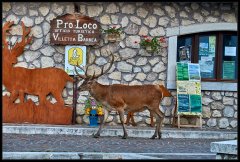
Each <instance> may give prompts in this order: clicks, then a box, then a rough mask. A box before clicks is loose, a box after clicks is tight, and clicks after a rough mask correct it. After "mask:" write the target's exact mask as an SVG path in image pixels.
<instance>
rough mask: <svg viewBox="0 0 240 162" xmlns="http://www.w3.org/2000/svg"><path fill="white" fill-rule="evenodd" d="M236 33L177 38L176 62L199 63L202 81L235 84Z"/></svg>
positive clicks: (193, 35) (192, 35)
mask: <svg viewBox="0 0 240 162" xmlns="http://www.w3.org/2000/svg"><path fill="white" fill-rule="evenodd" d="M237 50H238V49H237V33H236V32H211V33H198V34H191V35H183V36H179V37H178V40H177V62H189V63H199V65H200V68H201V78H202V81H215V82H216V81H217V82H222V81H224V82H237V79H238V78H237V71H238V68H237V67H238V66H237V64H238V62H237V60H238V59H237V57H238V55H237Z"/></svg>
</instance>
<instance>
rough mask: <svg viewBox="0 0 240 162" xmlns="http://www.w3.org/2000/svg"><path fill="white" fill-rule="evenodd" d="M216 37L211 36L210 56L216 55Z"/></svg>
mask: <svg viewBox="0 0 240 162" xmlns="http://www.w3.org/2000/svg"><path fill="white" fill-rule="evenodd" d="M215 46H216V36H209V54H214V53H215Z"/></svg>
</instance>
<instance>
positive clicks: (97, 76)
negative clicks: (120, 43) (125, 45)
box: [74, 52, 114, 80]
mask: <svg viewBox="0 0 240 162" xmlns="http://www.w3.org/2000/svg"><path fill="white" fill-rule="evenodd" d="M111 56H112V59H111V62H110V65H109V67H108V68H107V70H105V71H103V70H104V67H102V68H101V73H100V74H98V75H96V76H95V71H94V72H93V75H92V76H89V75H88V74H87V71H88V67H89V66H90V65H92V64H93V63H94V62H95V61H96V57H94V60H93V62H92V63H91V64H88V65H87V66H86V70H84V69H83V68H82V67H81V66H79V65H78V64H77V66H78V68H80V69H81V70H82V71H84V73H85V74H84V75H81V74H79V73H78V72H77V69H76V66H74V70H75V72H76V74H77V75H78V76H79V77H80V78H82V79H86V78H90V79H91V80H92V79H96V78H99V77H100V76H102V75H103V74H106V73H107V72H108V71H109V70H110V69H111V67H112V65H113V62H114V56H113V54H112V52H111Z"/></svg>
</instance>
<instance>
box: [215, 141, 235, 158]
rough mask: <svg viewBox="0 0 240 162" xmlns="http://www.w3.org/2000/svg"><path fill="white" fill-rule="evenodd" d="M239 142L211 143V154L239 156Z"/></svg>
mask: <svg viewBox="0 0 240 162" xmlns="http://www.w3.org/2000/svg"><path fill="white" fill-rule="evenodd" d="M237 148H238V147H237V140H229V141H219V142H212V143H211V152H215V153H223V154H233V155H237Z"/></svg>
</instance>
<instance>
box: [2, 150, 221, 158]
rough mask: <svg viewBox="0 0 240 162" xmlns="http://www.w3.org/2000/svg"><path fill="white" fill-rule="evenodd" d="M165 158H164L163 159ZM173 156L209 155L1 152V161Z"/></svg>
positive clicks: (208, 154) (213, 155) (196, 155)
mask: <svg viewBox="0 0 240 162" xmlns="http://www.w3.org/2000/svg"><path fill="white" fill-rule="evenodd" d="M164 156H165V157H164ZM173 156H178V157H179V156H182V157H186V156H195V157H200V156H208V157H212V158H215V156H216V154H211V153H102V152H100V153H96V152H3V159H80V160H81V159H116V160H117V159H118V160H121V159H169V158H167V157H170V158H172V157H173Z"/></svg>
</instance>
